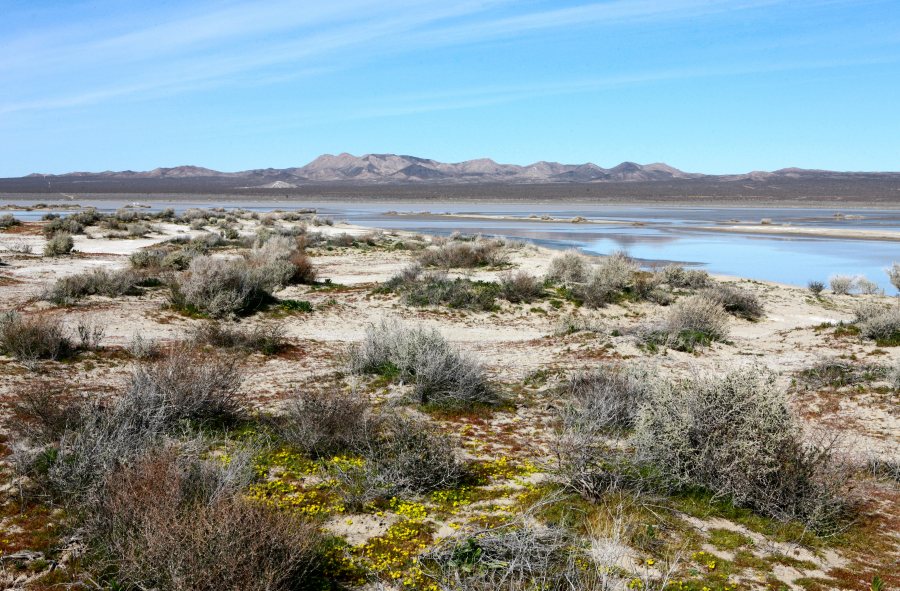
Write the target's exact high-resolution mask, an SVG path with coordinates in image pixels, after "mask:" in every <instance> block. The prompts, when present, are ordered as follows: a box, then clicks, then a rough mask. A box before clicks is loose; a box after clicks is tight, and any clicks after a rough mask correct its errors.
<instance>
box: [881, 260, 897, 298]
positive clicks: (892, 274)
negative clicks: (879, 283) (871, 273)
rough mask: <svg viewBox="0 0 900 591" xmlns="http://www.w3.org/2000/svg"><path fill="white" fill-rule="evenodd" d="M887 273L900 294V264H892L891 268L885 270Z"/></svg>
mask: <svg viewBox="0 0 900 591" xmlns="http://www.w3.org/2000/svg"><path fill="white" fill-rule="evenodd" d="M884 272H885V273H887V276H888V280H889V281H890V282H891V285H893V286H894V289H896V290H897V291H898V292H900V263H891V266H890V267H888V268H887V269H885V270H884Z"/></svg>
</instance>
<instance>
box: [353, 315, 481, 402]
mask: <svg viewBox="0 0 900 591" xmlns="http://www.w3.org/2000/svg"><path fill="white" fill-rule="evenodd" d="M350 369H351V371H353V372H355V373H374V374H381V375H386V376H397V377H400V378H402V379H403V380H405V381H409V382H412V383H413V384H414V394H415V396H416V398H417V399H418V400H419V401H420V402H421V403H422V404H430V405H435V406H471V405H477V404H492V403H494V402H496V401H497V398H496V395H495V393H494V391H493V389H492V388H491V387H490V385H489V384H488V382H487V379H486V378H485V375H484V369H483V368H482V366H481V364H480V363H479V362H478V361H477V360H475V359H474V358H472V357H471V356H469V355H466V354H464V353H462V352H460V351H459V350H457V349H456V348H454V347H452V346H451V345H450V344H449V343H448V342H447V341H446V340H444V337H442V336H441V334H440V333H439V332H438V331H437V330H435V329H427V328H424V327H421V326H415V327H407V326H405V325H403V324H402V323H400V322H397V321H391V320H386V319H385V320H382V321H381V322H379V323H377V324H373V325H370V326H369V327H368V328H367V329H366V335H365V337H364V338H363V340H362V342H361V343H360V344H358V345H356V346H354V347H353V348H352V349H351V350H350Z"/></svg>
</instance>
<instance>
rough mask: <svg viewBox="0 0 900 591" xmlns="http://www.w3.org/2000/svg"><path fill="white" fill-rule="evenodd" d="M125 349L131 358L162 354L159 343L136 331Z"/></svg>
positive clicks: (143, 358) (150, 357)
mask: <svg viewBox="0 0 900 591" xmlns="http://www.w3.org/2000/svg"><path fill="white" fill-rule="evenodd" d="M126 350H127V351H128V354H129V355H131V356H132V357H133V358H135V359H142V360H147V359H154V358H156V357H159V356H160V355H161V354H162V349H161V348H160V346H159V343H157V342H156V341H155V340H153V339H148V338H144V337H142V336H141V335H140V334H138V333H135V334H134V335H132V337H131V340H130V341H129V342H128V345H127V346H126Z"/></svg>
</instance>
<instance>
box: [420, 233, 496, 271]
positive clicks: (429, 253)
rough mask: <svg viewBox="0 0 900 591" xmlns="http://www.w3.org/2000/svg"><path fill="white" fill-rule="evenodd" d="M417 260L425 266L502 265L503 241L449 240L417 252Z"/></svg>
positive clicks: (469, 266) (466, 266) (447, 267)
mask: <svg viewBox="0 0 900 591" xmlns="http://www.w3.org/2000/svg"><path fill="white" fill-rule="evenodd" d="M418 262H419V263H420V264H422V265H424V266H426V267H440V268H444V269H449V268H459V267H462V268H471V267H487V266H495V265H502V264H505V263H506V262H507V259H506V255H505V253H504V252H503V242H501V241H499V240H491V239H486V238H477V239H475V240H473V241H471V242H461V241H457V240H450V241H447V242H444V243H443V244H440V245H439V246H432V247H429V248H427V249H425V250H423V251H422V252H420V253H419V256H418Z"/></svg>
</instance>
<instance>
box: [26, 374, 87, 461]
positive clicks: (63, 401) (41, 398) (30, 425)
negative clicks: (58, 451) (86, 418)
mask: <svg viewBox="0 0 900 591" xmlns="http://www.w3.org/2000/svg"><path fill="white" fill-rule="evenodd" d="M84 408H85V403H84V402H82V401H81V400H80V399H78V398H75V397H73V396H71V395H69V394H67V393H66V392H60V391H59V390H57V389H56V388H55V387H53V386H51V385H50V384H47V383H40V382H39V383H36V384H29V385H27V386H25V387H23V388H21V389H20V390H19V391H18V392H17V393H16V397H15V400H14V401H13V403H12V409H11V410H12V419H11V421H10V428H11V430H12V432H13V433H14V434H15V435H16V439H17V440H18V441H20V442H22V441H28V442H29V443H30V444H36V445H49V444H52V443H56V442H57V441H59V439H60V437H62V436H63V434H64V433H66V431H72V430H75V429H77V428H78V427H79V426H80V425H81V422H82V418H83V412H84Z"/></svg>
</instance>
